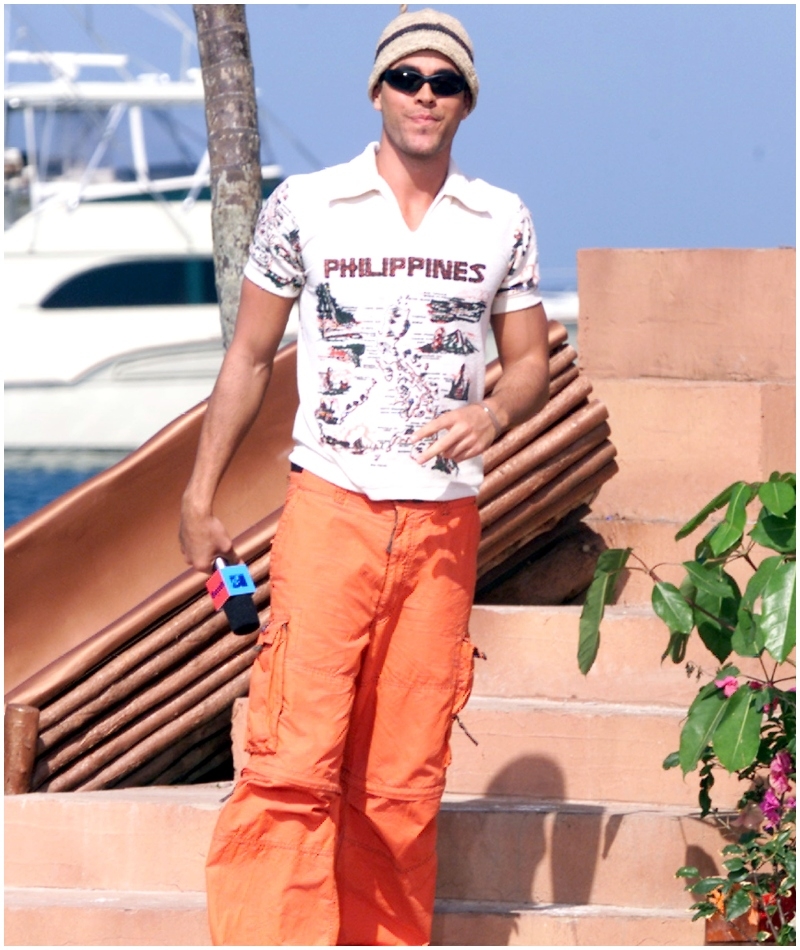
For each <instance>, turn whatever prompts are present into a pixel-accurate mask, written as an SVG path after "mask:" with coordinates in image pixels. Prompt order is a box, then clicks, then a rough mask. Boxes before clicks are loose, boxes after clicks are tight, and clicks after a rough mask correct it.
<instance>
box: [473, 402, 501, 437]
mask: <svg viewBox="0 0 800 950" xmlns="http://www.w3.org/2000/svg"><path fill="white" fill-rule="evenodd" d="M478 405H479V406H480V407H481V409H483V411H484V412H485V413H486V414H487V415H488V416H489V418H490V419H491V420H492V425H493V426H494V437H495V438H497V437H498V436H499V435H500V433H501V432H502V431H503V427H502V426H501V425H500V422H499V420H498V418H497V416H496V415H495V414H494V412H492V410H491V408H490V407H489V406H487V405H486V403H485V402H479V403H478Z"/></svg>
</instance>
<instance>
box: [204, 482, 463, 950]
mask: <svg viewBox="0 0 800 950" xmlns="http://www.w3.org/2000/svg"><path fill="white" fill-rule="evenodd" d="M479 535H480V524H479V519H478V511H477V506H476V503H475V499H474V498H468V499H459V500H458V501H449V502H394V501H382V502H373V501H370V500H369V499H368V498H366V497H365V496H364V495H359V494H355V493H353V492H348V491H345V490H344V489H340V488H337V487H336V486H334V485H331V484H330V483H328V482H326V481H323V480H322V479H320V478H317V477H316V476H314V475H312V474H311V473H309V472H307V471H305V472H301V473H293V474H292V475H291V477H290V487H289V493H288V495H287V500H286V506H285V508H284V513H283V516H282V518H281V522H280V525H279V527H278V532H277V535H276V538H275V542H274V544H273V553H272V560H271V566H270V574H271V579H272V610H271V616H270V622H269V624H268V626H267V628H266V629H265V630H264V631H262V633H261V634H260V642H261V644H262V650H261V652H260V653H259V655H258V657H257V659H256V661H255V664H254V666H253V673H252V679H251V684H250V700H249V711H248V723H247V750H248V751H249V753H250V759H249V762H248V766H247V768H245V769H244V770H243V773H242V777H241V779H240V781H239V782H238V784H237V785H236V787H235V789H234V792H233V794H232V796H231V798H230V799H229V800H228V801H227V803H226V804H225V806H224V807H223V809H222V812H221V813H220V817H219V820H218V823H217V827H216V829H215V832H214V836H213V840H212V843H211V850H210V853H209V856H208V861H207V866H206V874H207V885H208V906H209V919H210V924H211V934H212V939H213V941H214V943H215V944H217V945H220V944H227V945H256V944H261V945H268V946H269V945H272V946H275V945H334V944H337V943H338V944H340V945H373V946H374V945H387V946H388V945H407V946H408V945H417V946H418V945H422V944H426V943H429V942H430V933H431V922H432V917H433V901H434V891H435V884H436V817H437V814H438V811H439V804H440V801H441V796H442V792H443V790H444V782H445V769H446V767H447V764H448V761H449V748H448V745H449V737H450V730H451V729H452V726H453V721H454V717H455V714H456V713H457V712H458V711H459V710H460V708H461V707H462V706H463V705H464V703H465V702H466V701H467V698H468V696H469V692H470V689H471V686H472V669H473V658H472V653H473V647H472V644H471V643H470V640H469V637H468V634H467V621H468V617H469V612H470V608H471V604H472V599H473V593H474V587H475V573H476V555H477V544H478V539H479Z"/></svg>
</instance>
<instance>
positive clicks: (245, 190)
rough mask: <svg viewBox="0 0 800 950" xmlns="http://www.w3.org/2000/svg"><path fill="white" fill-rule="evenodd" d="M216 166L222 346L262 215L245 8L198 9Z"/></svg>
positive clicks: (213, 164)
mask: <svg viewBox="0 0 800 950" xmlns="http://www.w3.org/2000/svg"><path fill="white" fill-rule="evenodd" d="M192 6H193V10H194V18H195V23H196V24H197V43H198V48H199V51H200V66H201V68H202V72H203V85H204V87H205V108H206V125H207V127H208V152H209V159H210V163H211V229H212V234H213V239H214V273H215V278H216V285H217V296H218V298H219V303H220V321H221V324H222V340H223V344H224V346H225V348H226V349H227V348H228V345H229V344H230V341H231V339H232V337H233V330H234V327H235V325H236V312H237V310H238V307H239V294H240V291H241V283H242V271H243V269H244V265H245V263H246V261H247V252H248V248H249V246H250V241H251V240H252V237H253V228H254V227H255V223H256V219H257V217H258V212H259V210H260V208H261V155H260V151H261V146H260V140H259V135H258V116H257V110H256V94H255V84H254V81H253V63H252V59H251V57H250V37H249V34H248V32H247V21H246V20H245V12H244V4H243V3H195V4H193V5H192Z"/></svg>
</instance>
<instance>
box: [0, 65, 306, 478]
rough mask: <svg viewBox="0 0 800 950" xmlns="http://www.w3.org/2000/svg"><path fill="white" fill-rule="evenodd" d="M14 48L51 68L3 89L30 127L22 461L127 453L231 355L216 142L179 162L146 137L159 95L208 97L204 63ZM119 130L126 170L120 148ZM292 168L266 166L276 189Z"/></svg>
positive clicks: (9, 390)
mask: <svg viewBox="0 0 800 950" xmlns="http://www.w3.org/2000/svg"><path fill="white" fill-rule="evenodd" d="M7 58H8V60H9V62H10V63H12V64H16V65H47V66H48V67H49V68H50V71H51V74H52V78H51V79H50V80H49V81H45V82H25V83H22V82H11V83H8V84H7V85H6V87H5V91H4V96H5V107H6V110H7V112H8V113H12V114H13V113H15V112H16V113H20V114H21V115H22V119H23V128H24V152H23V151H22V149H8V148H7V149H6V154H5V179H6V180H5V218H6V221H5V223H6V230H5V235H4V237H5V246H4V254H5V275H4V302H5V307H4V348H3V351H4V378H5V446H6V456H7V463H8V462H9V461H11V462H13V461H14V460H15V459H17V458H18V459H20V461H21V462H26V461H31V460H32V459H33V460H36V458H37V457H40V458H39V461H41V460H42V458H45V459H46V457H47V456H48V455H50V456H54V454H55V455H62V454H63V453H65V452H66V453H70V452H74V451H87V450H91V451H99V452H101V453H107V454H108V455H109V457H113V456H114V455H121V454H125V453H127V452H129V451H130V450H132V449H133V448H136V447H137V446H139V445H141V444H142V443H143V442H144V441H146V440H147V439H148V438H149V437H150V436H152V435H153V434H154V433H155V432H157V431H158V430H159V429H160V428H162V427H163V426H164V425H166V423H168V422H170V421H171V420H172V419H174V418H175V417H176V416H178V415H180V413H181V412H184V411H186V410H187V409H189V408H190V407H191V406H193V405H195V404H196V403H198V402H200V401H201V400H202V399H204V398H206V397H207V396H208V395H209V393H210V392H211V388H212V387H213V384H214V380H215V378H216V374H217V371H218V369H219V364H220V362H221V359H222V342H221V337H220V323H219V308H218V306H217V298H216V289H215V285H214V269H213V261H212V240H211V213H210V197H209V188H208V155H207V153H206V154H205V155H203V157H202V158H201V159H200V161H199V163H197V164H196V165H195V166H194V167H184V168H182V169H178V170H179V171H182V172H183V174H175V169H174V168H171V169H168V170H167V172H168V173H167V174H166V175H165V174H164V169H163V168H162V169H160V170H159V169H155V168H151V167H150V165H149V162H148V151H147V143H146V140H145V129H146V127H147V123H146V121H145V120H146V116H147V110H157V114H158V115H159V116H160V118H161V120H162V122H163V121H164V119H165V116H166V115H167V113H166V112H165V111H164V110H169V112H170V113H173V112H174V110H176V109H178V108H179V107H194V108H195V109H197V108H198V107H200V108H202V105H203V86H202V81H201V78H200V73H199V70H188V71H187V75H186V77H185V78H184V79H182V80H177V81H176V80H171V79H169V77H167V76H161V75H157V76H156V75H145V76H140V77H138V78H137V79H119V80H112V81H109V80H103V81H92V80H89V81H85V80H84V79H83V77H82V75H81V73H82V72H85V71H86V70H87V69H89V68H95V69H97V68H101V69H105V70H109V69H114V70H124V69H125V67H126V62H127V59H126V57H124V56H116V55H106V54H73V53H52V54H39V53H28V52H25V51H14V52H11V53H9V54H7ZM123 120H126V121H125V122H123ZM125 126H127V129H126V128H125ZM88 132H91V133H92V134H93V136H94V142H93V143H90V142H89V136H88V134H87V133H88ZM123 132H124V133H126V134H123ZM57 137H58V140H59V145H58V146H57V147H58V149H59V151H56V146H54V144H53V143H54V141H55V140H56V138H57ZM120 139H122V140H123V144H124V145H125V146H126V148H127V151H128V155H129V163H130V167H129V168H127V169H126V168H125V166H124V165H122V166H121V167H120V166H119V165H116V166H111V165H109V164H108V163H107V161H106V157H107V153H108V152H109V146H110V144H111V143H112V142H114V143H115V144H116V146H117V152H118V151H119V144H120ZM76 146H77V147H76ZM87 146H88V148H87ZM70 147H72V151H70ZM76 153H79V154H78V155H77V157H76ZM115 158H117V161H118V156H117V155H115ZM184 165H185V163H184ZM169 172H172V173H171V174H170V173H169ZM280 176H281V172H280V169H279V168H278V167H277V166H276V165H270V166H265V167H263V168H262V178H263V180H264V193H265V194H268V193H269V191H271V189H272V188H273V187H275V185H276V184H277V182H278V181H279V180H280ZM295 332H296V331H295V329H294V327H293V326H290V328H289V331H288V333H287V339H291V338H292V337H293V335H294V333H295Z"/></svg>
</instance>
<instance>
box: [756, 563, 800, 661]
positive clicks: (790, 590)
mask: <svg viewBox="0 0 800 950" xmlns="http://www.w3.org/2000/svg"><path fill="white" fill-rule="evenodd" d="M796 573H797V562H796V561H785V562H784V563H783V564H780V565H779V566H778V567H777V569H776V570H775V571H773V573H772V574H771V575H770V577H769V580H768V581H767V583H766V585H765V587H764V590H763V592H762V595H761V614H760V615H758V616H757V617H756V630H757V636H758V637H759V639H760V640H761V642H763V644H764V646H765V647H766V649H767V651H768V652H769V655H770V656H771V657H772V658H773V659H774V660H776V661H777V662H778V663H783V662H784V661H785V660H786V658H787V657H788V656H789V654H790V653H791V652H792V650H793V649H794V645H795V638H796V606H795V603H796Z"/></svg>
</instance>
